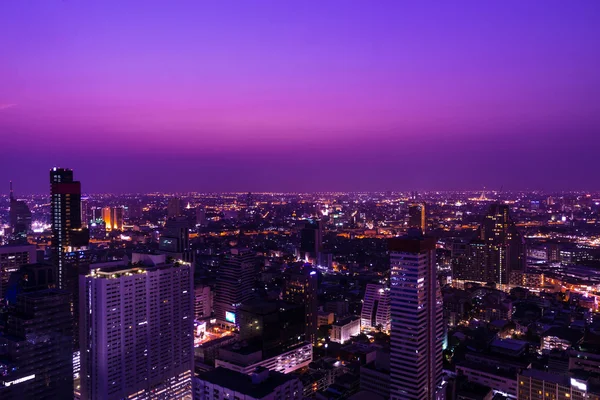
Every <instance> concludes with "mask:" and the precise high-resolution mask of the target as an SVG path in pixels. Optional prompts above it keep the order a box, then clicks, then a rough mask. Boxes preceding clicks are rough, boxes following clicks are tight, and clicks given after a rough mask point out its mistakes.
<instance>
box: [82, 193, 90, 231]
mask: <svg viewBox="0 0 600 400" xmlns="http://www.w3.org/2000/svg"><path fill="white" fill-rule="evenodd" d="M89 206H90V204H89V198H88V197H82V198H81V227H82V228H88V225H89V222H90V207H89Z"/></svg>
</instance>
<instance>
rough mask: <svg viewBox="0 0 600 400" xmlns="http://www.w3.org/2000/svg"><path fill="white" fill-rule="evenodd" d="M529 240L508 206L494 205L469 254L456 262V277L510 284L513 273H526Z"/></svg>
mask: <svg viewBox="0 0 600 400" xmlns="http://www.w3.org/2000/svg"><path fill="white" fill-rule="evenodd" d="M526 256H527V253H526V247H525V239H524V238H523V236H522V235H521V233H520V232H519V230H518V229H517V226H516V225H515V223H514V221H513V220H512V218H511V216H510V210H509V208H508V206H506V205H503V204H492V205H490V208H489V210H488V212H487V214H486V215H485V217H484V218H483V221H482V223H481V225H480V226H479V229H478V231H477V238H475V239H474V240H472V241H470V242H469V243H468V245H467V248H466V252H465V253H464V254H461V255H460V257H458V258H455V259H454V260H453V265H454V270H453V277H454V278H455V279H460V280H470V281H477V282H486V283H487V282H493V283H497V284H500V285H505V284H508V283H509V280H510V274H511V272H512V271H523V270H525V263H526Z"/></svg>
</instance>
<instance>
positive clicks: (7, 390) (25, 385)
mask: <svg viewBox="0 0 600 400" xmlns="http://www.w3.org/2000/svg"><path fill="white" fill-rule="evenodd" d="M23 268H24V271H18V272H15V273H14V275H15V278H16V279H14V281H15V283H16V286H19V287H18V288H15V289H14V290H13V292H15V293H18V294H16V296H15V300H14V301H13V302H11V303H10V306H9V307H8V310H7V314H6V320H5V321H6V323H5V324H4V326H3V329H2V330H1V332H0V349H2V351H1V352H0V377H1V378H0V379H1V382H0V398H1V399H3V400H12V399H14V400H22V399H32V400H33V399H36V400H37V399H48V400H53V399H69V398H71V399H72V398H73V352H72V345H73V336H72V335H73V321H72V316H71V296H70V294H69V293H68V292H66V291H63V290H59V289H48V284H47V281H46V285H44V284H42V283H43V282H37V278H38V274H37V272H40V274H39V275H40V276H41V275H43V276H44V278H43V279H47V278H48V275H47V274H46V270H47V268H52V267H51V266H45V265H28V266H26V267H23ZM37 268H40V269H42V270H43V271H36V269H37ZM17 275H19V276H17ZM11 280H13V279H12V278H11ZM38 283H40V284H38Z"/></svg>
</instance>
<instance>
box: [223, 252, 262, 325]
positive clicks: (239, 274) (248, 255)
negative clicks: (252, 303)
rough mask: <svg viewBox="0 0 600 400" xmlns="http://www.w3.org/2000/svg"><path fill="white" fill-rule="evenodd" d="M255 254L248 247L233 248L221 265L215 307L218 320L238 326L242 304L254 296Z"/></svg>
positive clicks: (224, 323)
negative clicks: (237, 313) (238, 311)
mask: <svg viewBox="0 0 600 400" xmlns="http://www.w3.org/2000/svg"><path fill="white" fill-rule="evenodd" d="M255 263H256V256H255V254H254V253H253V252H252V251H250V250H248V249H232V250H231V251H230V253H229V254H227V256H226V257H225V260H223V262H222V263H221V265H220V267H219V273H218V275H217V286H216V288H215V298H214V309H215V318H216V319H217V322H218V323H220V324H221V325H225V326H236V325H237V322H236V312H237V307H239V306H240V304H242V303H244V302H247V301H249V300H251V299H253V298H254V290H253V289H254V276H255V274H254V273H255Z"/></svg>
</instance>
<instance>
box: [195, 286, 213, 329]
mask: <svg viewBox="0 0 600 400" xmlns="http://www.w3.org/2000/svg"><path fill="white" fill-rule="evenodd" d="M212 308H213V293H212V290H211V289H210V286H206V285H196V287H195V288H194V318H195V319H196V320H197V321H200V320H202V319H206V318H210V316H211V315H212Z"/></svg>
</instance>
